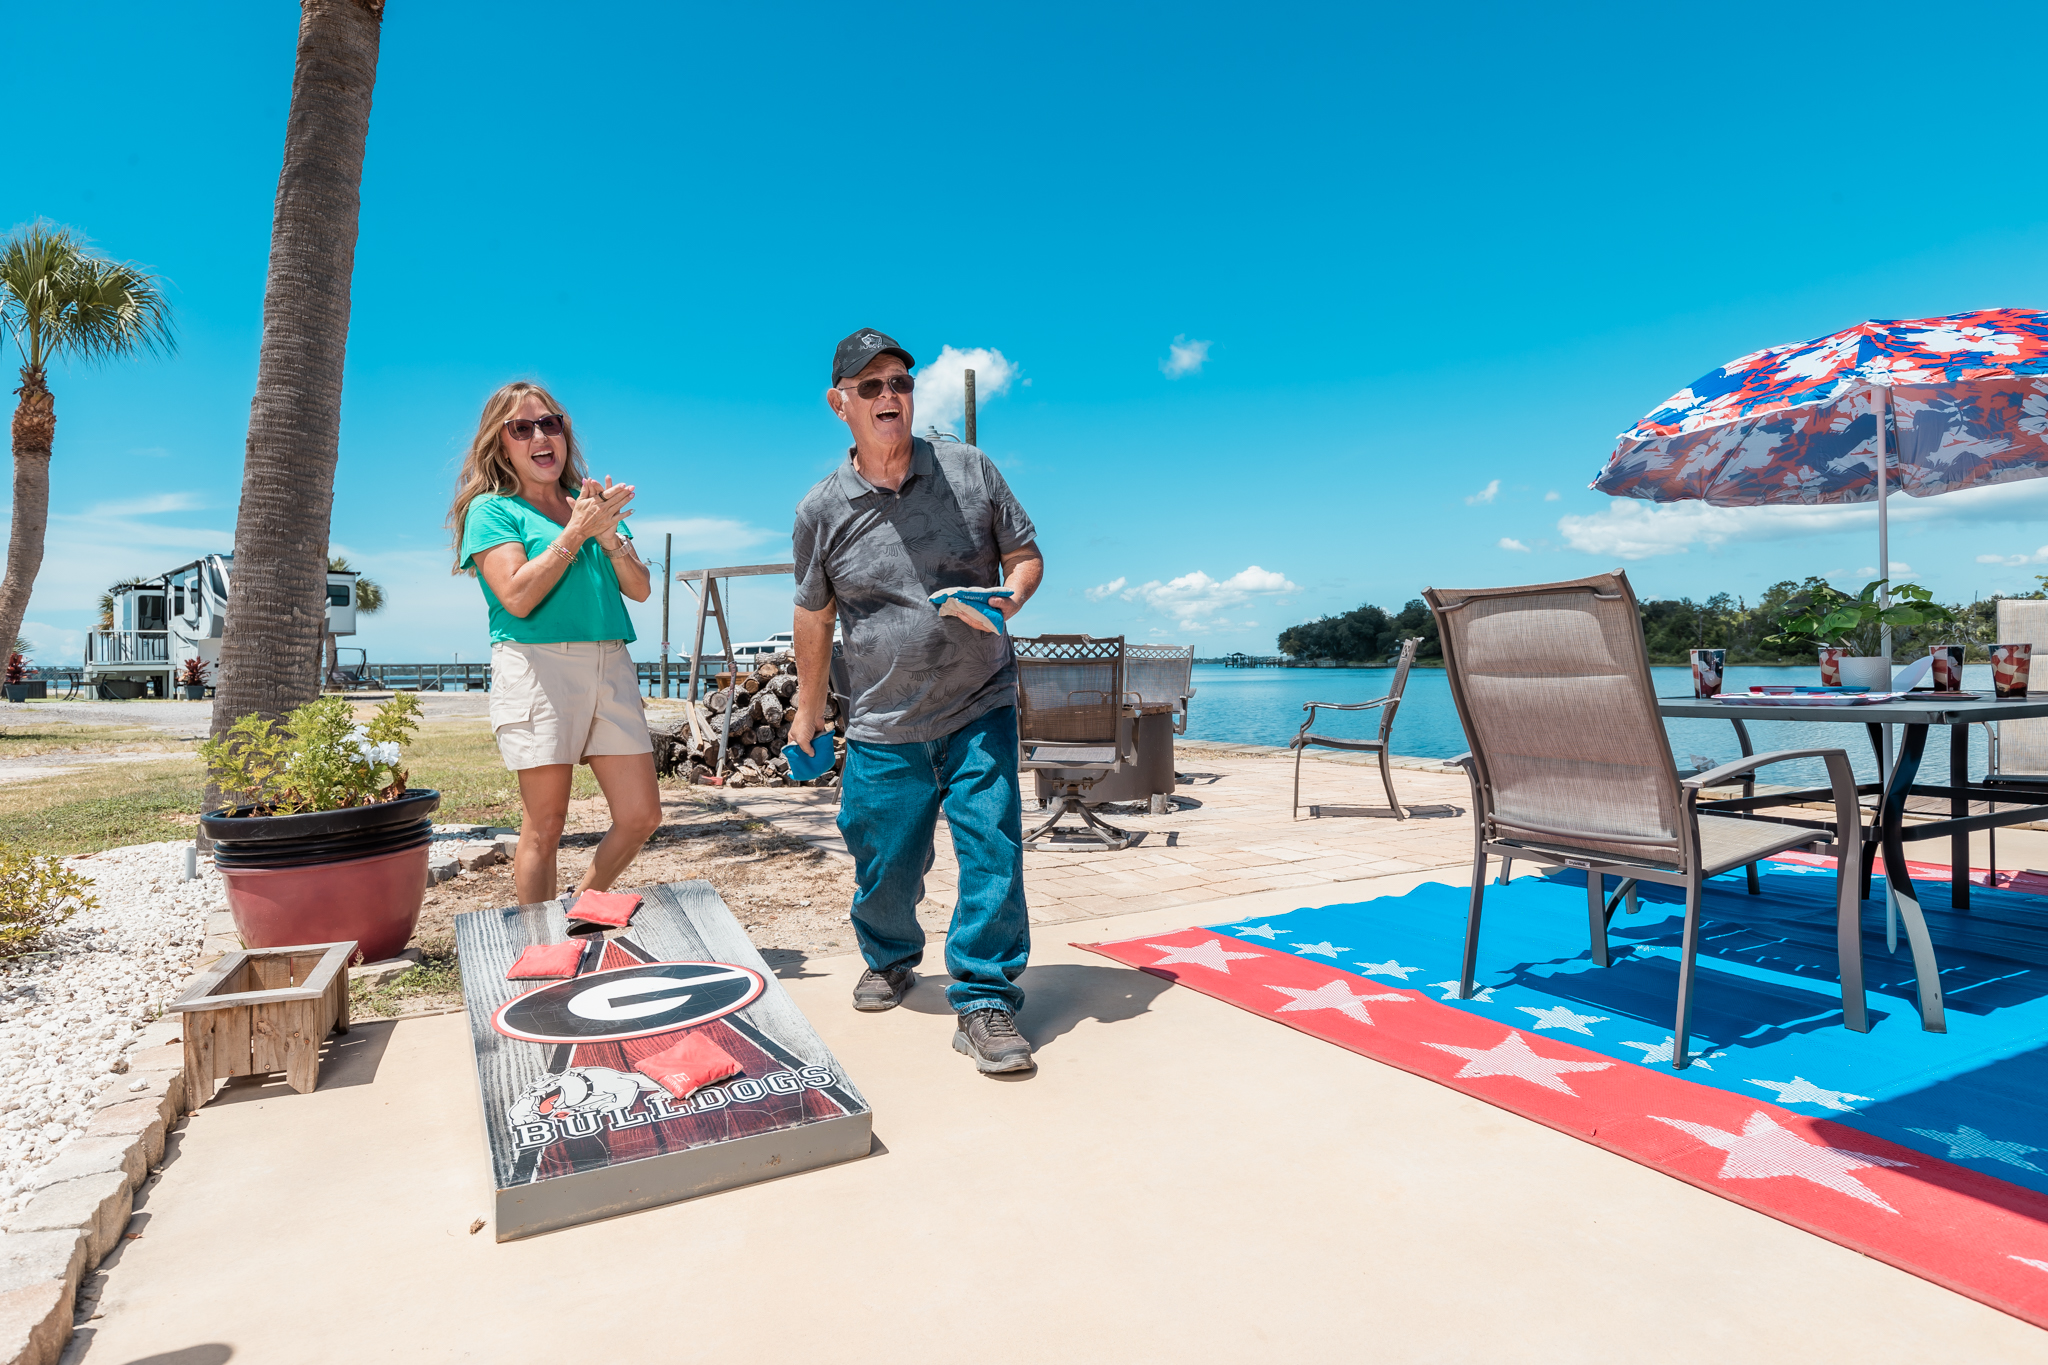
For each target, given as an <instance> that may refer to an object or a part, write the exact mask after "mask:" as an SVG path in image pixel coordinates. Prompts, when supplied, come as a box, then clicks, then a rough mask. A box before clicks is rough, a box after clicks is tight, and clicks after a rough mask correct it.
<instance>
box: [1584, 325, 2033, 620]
mask: <svg viewBox="0 0 2048 1365" xmlns="http://www.w3.org/2000/svg"><path fill="white" fill-rule="evenodd" d="M1880 430H1883V431H1884V432H1885V434H1886V439H1885V440H1883V441H1880V440H1879V439H1878V434H1879V431H1880ZM2044 474H2048V314H2044V313H2039V312H2035V311H2033V310H2031V309H2025V308H1992V309H1985V310H1983V311H1981V312H1975V313H1957V314H1955V315H1953V316H1950V317H1940V318H1915V319H1912V320H1910V321H1904V322H1865V323H1860V324H1858V325H1857V326H1855V327H1851V328H1849V329H1847V330H1846V331H1841V332H1836V333H1834V334H1833V335H1831V336H1824V337H1816V338H1815V339H1814V340H1812V341H1802V342H1799V343H1797V344H1795V345H1790V346H1772V347H1770V348H1768V349H1766V350H1761V351H1755V352H1752V353H1751V354H1749V355H1746V356H1742V357H1741V358H1739V359H1736V360H1731V361H1729V362H1728V363H1727V364H1726V365H1723V366H1722V367H1721V368H1720V369H1718V370H1715V371H1713V372H1712V373H1711V374H1708V375H1706V376H1704V377H1703V378H1700V379H1697V380H1695V381H1693V382H1692V383H1691V384H1689V385H1688V386H1686V387H1685V388H1683V389H1680V390H1679V391H1678V392H1677V393H1675V394H1673V395H1672V396H1671V397H1670V398H1668V399H1666V400H1665V401H1664V402H1663V403H1662V404H1661V405H1660V406H1659V407H1658V408H1657V410H1656V411H1654V412H1652V413H1651V414H1650V415H1649V416H1647V417H1645V418H1643V419H1642V420H1641V421H1639V422H1637V423H1636V424H1635V425H1634V426H1633V427H1631V428H1629V429H1628V430H1627V431H1625V432H1623V433H1622V434H1621V437H1620V440H1619V444H1618V445H1616V447H1615V450H1614V454H1613V455H1612V456H1611V457H1610V458H1609V459H1608V461H1607V467H1606V468H1605V469H1602V470H1601V471H1600V476H1599V477H1598V478H1596V479H1595V480H1593V483H1592V487H1593V488H1594V489H1595V490H1596V491H1598V492H1601V493H1607V494H1611V495H1612V496H1614V497H1624V498H1648V499H1650V500H1651V501H1654V502H1681V501H1685V500H1688V499H1694V498H1697V499H1699V500H1701V501H1703V502H1707V503H1709V504H1711V505H1713V506H1716V507H1755V506H1760V505H1763V504H1767V503H1853V502H1875V503H1877V507H1878V523H1877V524H1878V559H1879V563H1881V564H1884V565H1886V566H1887V567H1886V568H1885V569H1883V570H1881V571H1880V573H1881V574H1882V575H1884V576H1888V575H1889V572H1890V570H1889V563H1890V560H1889V555H1890V547H1889V545H1888V543H1887V541H1888V536H1887V527H1886V519H1885V502H1884V499H1885V495H1887V494H1889V493H1890V492H1892V491H1893V490H1895V489H1903V490H1904V491H1905V492H1906V493H1907V494H1908V495H1910V496H1912V497H1916V498H1929V497H1934V496H1935V495H1937V494H1940V493H1953V492H1955V491H1956V490H1958V489H1962V488H1978V487H1982V486H1985V485H1988V484H1997V483H2010V482H2012V481H2013V480H2016V479H2032V478H2039V477H2040V476H2042V475H2044ZM1885 644H1886V652H1887V653H1889V652H1890V632H1889V631H1887V632H1886V642H1885Z"/></svg>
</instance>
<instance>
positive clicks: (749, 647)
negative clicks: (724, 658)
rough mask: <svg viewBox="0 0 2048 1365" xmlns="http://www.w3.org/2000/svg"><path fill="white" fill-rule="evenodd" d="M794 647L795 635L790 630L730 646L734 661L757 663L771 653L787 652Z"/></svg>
mask: <svg viewBox="0 0 2048 1365" xmlns="http://www.w3.org/2000/svg"><path fill="white" fill-rule="evenodd" d="M795 648H796V635H795V634H794V633H793V632H791V631H787V630H785V631H782V632H781V633H779V634H776V635H771V636H769V637H768V638H767V639H765V640H755V641H753V642H752V643H750V644H744V645H734V646H733V647H732V657H733V661H734V662H735V663H743V664H744V663H759V662H760V661H761V660H763V659H765V658H767V657H769V656H770V655H772V654H787V653H789V652H790V651H792V650H794V649H795Z"/></svg>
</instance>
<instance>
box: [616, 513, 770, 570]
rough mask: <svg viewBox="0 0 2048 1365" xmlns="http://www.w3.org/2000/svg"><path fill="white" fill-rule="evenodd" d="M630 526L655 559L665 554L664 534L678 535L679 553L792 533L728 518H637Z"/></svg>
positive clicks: (760, 541) (733, 547)
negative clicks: (660, 519)
mask: <svg viewBox="0 0 2048 1365" xmlns="http://www.w3.org/2000/svg"><path fill="white" fill-rule="evenodd" d="M626 525H627V526H628V527H629V528H630V529H631V530H632V532H633V541H634V543H635V544H637V545H638V546H639V547H640V553H641V555H642V556H643V557H654V558H659V557H660V555H661V537H662V536H663V535H664V534H670V535H673V536H675V538H676V553H677V554H678V555H682V554H684V553H685V552H687V553H690V554H706V553H709V552H711V551H713V550H745V549H750V548H752V547H753V546H756V545H761V544H765V543H766V542H768V541H771V540H774V539H776V538H777V537H778V536H782V535H786V534H788V533H787V532H784V531H770V530H767V529H765V528H763V527H759V526H750V525H748V524H747V523H746V522H744V521H733V520H730V519H729V518H726V517H681V518H677V519H673V520H666V521H642V520H640V518H638V517H634V518H633V519H632V520H631V521H629V522H627V523H626ZM677 567H678V568H681V567H683V566H681V565H678V566H677Z"/></svg>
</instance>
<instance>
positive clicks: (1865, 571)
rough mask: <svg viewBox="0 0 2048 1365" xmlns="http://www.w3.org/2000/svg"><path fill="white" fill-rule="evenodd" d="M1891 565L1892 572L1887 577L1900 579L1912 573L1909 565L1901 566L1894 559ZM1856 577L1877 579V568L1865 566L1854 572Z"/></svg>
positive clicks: (1870, 565)
mask: <svg viewBox="0 0 2048 1365" xmlns="http://www.w3.org/2000/svg"><path fill="white" fill-rule="evenodd" d="M1891 564H1892V571H1891V573H1890V574H1888V575H1887V577H1890V578H1894V579H1897V578H1902V577H1904V576H1905V575H1907V574H1909V573H1911V572H1913V566H1912V565H1911V564H1901V563H1900V562H1899V561H1898V560H1896V559H1894V560H1893V561H1892V562H1891ZM1856 576H1857V577H1858V578H1875V577H1877V566H1876V565H1875V564H1865V565H1864V566H1863V567H1862V568H1860V569H1858V570H1857V571H1856Z"/></svg>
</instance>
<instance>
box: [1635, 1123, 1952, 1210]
mask: <svg viewBox="0 0 2048 1365" xmlns="http://www.w3.org/2000/svg"><path fill="white" fill-rule="evenodd" d="M1648 1117H1650V1118H1653V1119H1656V1120H1657V1122H1659V1123H1665V1124H1669V1125H1670V1126H1671V1127H1673V1128H1677V1129H1679V1130H1681V1131H1683V1132H1687V1133H1691V1134H1692V1135H1693V1136H1694V1137H1696V1138H1698V1139H1699V1140H1700V1141H1701V1142H1704V1143H1706V1144H1707V1145H1708V1146H1709V1147H1719V1148H1720V1149H1721V1150H1722V1151H1724V1152H1726V1153H1727V1154H1728V1159H1727V1160H1726V1161H1724V1162H1722V1163H1721V1171H1720V1176H1721V1178H1722V1179H1723V1180H1764V1179H1767V1178H1769V1177H1771V1176H1778V1175H1789V1176H1793V1177H1795V1178H1797V1179H1800V1180H1810V1181H1812V1182H1813V1183H1814V1184H1816V1185H1825V1186H1827V1187H1828V1188H1829V1189H1831V1190H1834V1191H1836V1192H1837V1193H1839V1194H1846V1195H1848V1196H1849V1197H1850V1198H1851V1199H1860V1200H1862V1201H1863V1202H1864V1203H1866V1204H1873V1205H1875V1206H1877V1207H1878V1208H1881V1209H1883V1210H1884V1211H1885V1212H1886V1213H1897V1212H1898V1210H1897V1209H1895V1208H1893V1207H1892V1206H1891V1205H1890V1204H1887V1203H1885V1202H1884V1200H1882V1199H1880V1198H1878V1196H1877V1193H1876V1192H1875V1191H1874V1190H1872V1189H1871V1188H1870V1187H1869V1186H1868V1185H1865V1184H1864V1183H1863V1182H1862V1181H1860V1180H1858V1179H1856V1177H1855V1176H1853V1175H1851V1174H1849V1172H1851V1171H1860V1170H1862V1169H1863V1168H1864V1167H1866V1166H1911V1165H1912V1164H1913V1163H1912V1162H1910V1161H1893V1160H1892V1159H1891V1158H1890V1157H1884V1156H1872V1155H1870V1154H1869V1153H1868V1152H1851V1151H1847V1150H1845V1149H1844V1148H1841V1147H1824V1146H1822V1145H1820V1144H1819V1143H1815V1142H1808V1141H1807V1140H1806V1139H1805V1138H1803V1137H1801V1136H1799V1134H1797V1133H1795V1132H1793V1131H1792V1130H1791V1129H1789V1128H1782V1127H1780V1126H1779V1125H1778V1124H1777V1122H1776V1121H1774V1120H1773V1119H1772V1118H1771V1116H1770V1115H1769V1114H1766V1113H1765V1112H1764V1111H1763V1110H1761V1109H1759V1110H1757V1111H1756V1112H1755V1113H1754V1114H1751V1115H1750V1116H1749V1121H1748V1122H1746V1123H1744V1124H1743V1125H1742V1131H1741V1132H1739V1133H1729V1132H1723V1131H1722V1130H1721V1129H1719V1128H1715V1127H1712V1126H1711V1125H1708V1124H1704V1123H1687V1122H1686V1121H1685V1120H1684V1119H1667V1118H1662V1117H1659V1116H1658V1115H1656V1114H1651V1115H1649V1116H1648Z"/></svg>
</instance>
